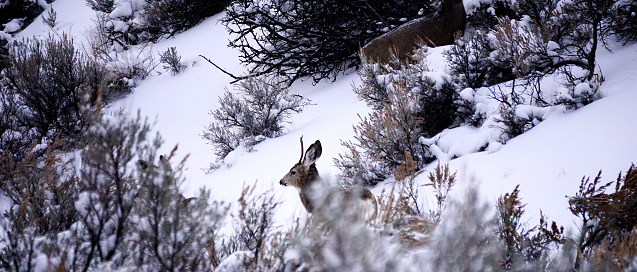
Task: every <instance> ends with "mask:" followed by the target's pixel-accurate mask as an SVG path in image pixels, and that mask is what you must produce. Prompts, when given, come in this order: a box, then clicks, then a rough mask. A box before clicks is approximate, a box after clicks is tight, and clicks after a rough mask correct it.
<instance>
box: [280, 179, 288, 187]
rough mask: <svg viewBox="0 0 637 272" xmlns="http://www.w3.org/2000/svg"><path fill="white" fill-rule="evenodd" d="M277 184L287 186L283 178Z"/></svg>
mask: <svg viewBox="0 0 637 272" xmlns="http://www.w3.org/2000/svg"><path fill="white" fill-rule="evenodd" d="M279 184H281V185H283V186H287V184H285V182H283V180H280V181H279Z"/></svg>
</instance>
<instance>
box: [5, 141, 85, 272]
mask: <svg viewBox="0 0 637 272" xmlns="http://www.w3.org/2000/svg"><path fill="white" fill-rule="evenodd" d="M60 143H61V140H58V141H56V142H55V143H53V144H51V145H50V146H49V147H48V148H46V150H45V151H44V154H43V155H41V153H42V152H40V151H38V150H36V149H37V148H36V147H33V148H32V149H31V150H30V151H29V152H28V153H27V154H24V155H23V156H14V155H13V154H7V152H6V151H3V152H2V154H1V156H0V180H2V182H0V192H2V195H3V198H5V197H6V199H7V200H8V201H9V203H8V205H7V209H6V210H4V211H3V212H2V214H1V215H0V269H2V270H3V271H34V270H36V269H37V268H36V267H37V266H38V265H37V263H36V262H35V261H34V260H36V259H38V258H41V256H42V255H48V254H50V253H52V252H51V251H50V249H49V248H47V241H46V238H48V237H54V236H55V235H56V234H57V233H58V232H60V231H63V230H67V229H69V228H70V227H71V225H72V224H73V223H74V222H75V221H76V220H77V214H76V212H75V208H74V202H75V199H76V197H77V186H76V179H75V177H74V175H73V169H72V168H71V165H70V162H69V161H64V160H63V159H62V154H61V152H60V151H57V146H56V145H59V144H60ZM16 157H21V159H16ZM41 264H42V263H41V262H40V265H41Z"/></svg>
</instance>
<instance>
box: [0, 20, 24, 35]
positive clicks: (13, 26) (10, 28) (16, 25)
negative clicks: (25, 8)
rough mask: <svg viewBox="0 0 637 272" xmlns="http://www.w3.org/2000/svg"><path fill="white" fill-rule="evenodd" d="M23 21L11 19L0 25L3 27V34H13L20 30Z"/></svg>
mask: <svg viewBox="0 0 637 272" xmlns="http://www.w3.org/2000/svg"><path fill="white" fill-rule="evenodd" d="M22 21H23V19H13V20H11V21H9V22H8V23H6V24H2V25H3V26H4V30H3V32H5V33H13V32H16V31H18V30H20V29H21V28H22Z"/></svg>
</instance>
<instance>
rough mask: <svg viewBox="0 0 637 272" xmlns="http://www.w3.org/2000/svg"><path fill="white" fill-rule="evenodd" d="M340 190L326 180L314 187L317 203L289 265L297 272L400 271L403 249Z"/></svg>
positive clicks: (292, 247) (296, 244)
mask: <svg viewBox="0 0 637 272" xmlns="http://www.w3.org/2000/svg"><path fill="white" fill-rule="evenodd" d="M340 193H341V192H340V189H338V188H335V187H331V186H330V185H327V184H325V183H321V184H319V185H318V186H316V187H315V195H314V198H315V200H316V203H318V205H316V209H315V210H314V211H313V212H312V217H311V219H310V220H311V221H310V222H309V224H308V226H307V228H306V229H305V232H304V233H303V235H302V236H301V237H299V238H297V239H295V240H294V243H293V244H292V245H291V246H290V247H289V249H288V252H286V255H287V256H288V260H289V262H290V264H295V265H294V266H293V267H294V268H295V269H296V271H306V270H307V269H311V270H312V271H361V272H362V271H399V267H400V259H399V258H398V256H400V255H401V254H402V253H404V248H403V247H401V245H400V243H398V242H397V241H396V240H395V239H393V237H391V236H389V235H384V234H382V233H381V232H378V231H377V230H375V229H373V228H372V227H371V226H370V225H368V224H367V223H366V222H365V221H364V220H362V219H361V217H360V213H361V212H362V207H359V206H352V205H348V204H346V203H345V202H344V201H342V199H343V198H342V197H339V194H340Z"/></svg>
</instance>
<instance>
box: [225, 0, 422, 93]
mask: <svg viewBox="0 0 637 272" xmlns="http://www.w3.org/2000/svg"><path fill="white" fill-rule="evenodd" d="M421 8H422V13H423V14H428V13H431V12H433V10H434V8H433V1H403V0H394V1H379V0H374V1H335V0H329V1H323V0H311V1H306V0H303V1H301V0H292V1H252V0H236V1H234V2H233V4H232V5H230V6H229V8H228V10H227V13H226V16H225V17H224V18H223V22H224V24H225V25H226V26H227V27H228V31H229V32H230V33H231V34H233V35H236V38H234V39H233V40H231V41H230V46H231V47H234V48H238V49H239V50H240V52H241V56H240V59H241V62H242V63H244V64H246V65H249V67H250V68H251V70H252V72H253V73H275V74H278V75H283V76H285V77H287V79H288V80H289V82H290V83H292V82H294V81H296V80H298V79H300V78H304V77H308V76H311V77H312V78H313V80H314V82H318V81H320V80H321V79H335V78H336V76H337V75H338V74H339V73H340V72H342V71H345V70H347V69H350V68H353V67H358V66H359V64H360V58H359V56H358V55H359V54H358V53H359V52H358V51H359V49H360V48H361V47H362V46H363V45H365V44H366V43H367V42H369V41H371V40H372V39H374V38H375V37H377V36H380V35H381V34H383V33H385V32H387V31H389V30H390V29H392V28H394V27H396V26H398V25H400V24H402V23H404V22H406V21H408V20H409V19H413V18H416V17H418V16H419V15H422V14H419V13H418V12H419V10H420V9H421ZM254 41H256V42H254Z"/></svg>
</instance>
